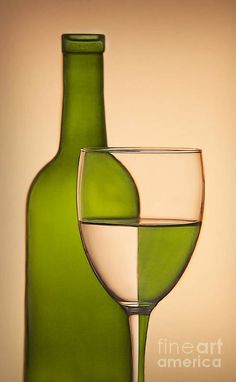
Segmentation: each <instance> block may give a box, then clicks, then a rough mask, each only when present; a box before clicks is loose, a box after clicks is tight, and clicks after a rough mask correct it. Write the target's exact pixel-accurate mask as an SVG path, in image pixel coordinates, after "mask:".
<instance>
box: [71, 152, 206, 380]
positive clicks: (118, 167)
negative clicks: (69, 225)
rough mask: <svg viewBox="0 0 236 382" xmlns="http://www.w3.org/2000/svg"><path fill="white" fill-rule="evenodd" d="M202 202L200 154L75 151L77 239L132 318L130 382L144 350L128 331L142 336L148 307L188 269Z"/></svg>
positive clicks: (138, 372)
mask: <svg viewBox="0 0 236 382" xmlns="http://www.w3.org/2000/svg"><path fill="white" fill-rule="evenodd" d="M203 204H204V174H203V163H202V155H201V150H199V149H191V148H87V149H82V151H81V158H80V164H79V173H78V206H79V208H78V217H79V227H80V232H81V236H82V241H83V245H84V248H85V252H86V255H87V258H88V260H89V262H90V265H91V267H92V268H93V270H94V272H95V274H96V276H97V277H98V279H99V280H100V282H101V283H102V285H103V286H104V288H105V289H106V290H107V292H108V293H109V294H110V295H111V296H112V297H113V298H114V299H115V300H116V301H117V302H118V303H119V304H120V305H121V306H122V307H123V308H124V310H125V311H126V313H127V314H128V316H129V318H130V326H131V338H132V347H133V349H132V350H133V381H139V382H140V381H143V380H144V370H143V366H144V361H143V357H144V349H145V341H144V342H143V344H142V346H141V345H140V343H139V341H138V334H137V330H136V329H135V330H136V334H134V332H135V330H134V327H135V326H137V325H136V324H137V323H138V325H139V326H140V327H143V330H144V332H146V330H147V323H148V317H149V315H150V313H151V311H152V309H153V308H154V307H155V305H157V303H158V302H159V301H160V300H161V299H162V298H163V297H165V296H166V295H167V294H168V293H169V292H170V291H171V289H172V288H173V287H174V286H175V285H176V283H177V282H178V280H179V279H180V277H181V275H182V274H183V272H184V270H185V269H186V266H187V265H188V263H189V260H190V258H191V256H192V253H193V251H194V248H195V245H196V243H197V239H198V236H199V233H200V228H201V221H202V214H203ZM144 316H146V317H147V320H146V323H145V325H142V320H143V318H142V317H144ZM134 317H136V318H134ZM134 320H136V321H137V322H136V324H135V325H134ZM141 348H142V349H141ZM135 349H136V350H135ZM141 350H142V351H141ZM134 354H136V355H135V357H134ZM134 358H135V359H134Z"/></svg>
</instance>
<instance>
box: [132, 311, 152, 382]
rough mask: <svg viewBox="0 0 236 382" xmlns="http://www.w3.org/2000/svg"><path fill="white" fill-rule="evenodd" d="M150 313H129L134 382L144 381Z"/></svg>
mask: <svg viewBox="0 0 236 382" xmlns="http://www.w3.org/2000/svg"><path fill="white" fill-rule="evenodd" d="M148 322H149V315H141V314H131V315H129V327H130V336H131V346H132V382H144V361H145V345H146V338H147V329H148Z"/></svg>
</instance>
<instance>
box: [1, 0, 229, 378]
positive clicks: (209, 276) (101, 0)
mask: <svg viewBox="0 0 236 382" xmlns="http://www.w3.org/2000/svg"><path fill="white" fill-rule="evenodd" d="M0 7H1V34H0V40H1V41H0V43H1V45H0V47H1V62H0V65H1V71H0V75H1V92H2V96H1V103H0V109H1V113H0V115H1V124H0V131H1V150H0V156H1V188H0V191H1V195H2V196H1V200H2V201H3V203H2V211H1V235H2V238H1V241H0V243H1V244H0V246H1V254H0V273H1V275H0V293H1V296H0V302H1V310H0V380H1V382H21V381H22V359H23V304H24V262H25V257H24V256H25V254H24V240H25V239H24V234H25V220H24V219H25V199H26V193H27V190H28V188H29V185H30V182H31V180H32V179H33V177H34V175H35V174H36V173H37V171H38V170H39V169H40V168H41V167H42V166H43V165H44V164H45V163H46V162H47V161H48V160H49V159H50V158H52V156H53V155H54V154H55V153H56V151H57V147H58V142H59V133H60V114H61V97H62V57H61V53H60V35H61V34H62V33H68V32H75V33H76V32H77V33H79V32H80V33H81V32H82V33H83V32H90V33H93V32H94V33H95V32H97V33H105V34H106V36H107V49H106V53H105V97H106V115H107V130H108V137H109V144H110V145H130V146H135V145H143V146H145V145H147V146H148V145H153V146H178V145H180V146H194V147H195V146H196V147H201V148H202V149H203V153H204V162H205V173H206V181H207V183H206V208H205V220H204V224H203V229H202V234H201V237H200V240H199V243H198V246H197V249H196V251H195V254H194V257H193V259H192V261H191V263H190V266H189V268H188V270H187V271H186V273H185V275H184V277H183V278H182V279H181V281H180V283H179V284H178V286H177V287H176V288H175V290H174V291H172V293H171V294H170V295H169V296H168V298H166V299H165V300H163V301H162V302H161V303H160V305H159V306H158V307H157V308H156V309H155V311H154V313H153V316H152V319H151V325H150V331H149V337H148V344H147V372H146V375H147V382H156V381H167V382H172V381H175V382H176V381H181V382H185V381H188V382H189V381H199V380H201V381H202V382H203V381H214V382H221V381H222V380H225V381H227V382H231V381H234V380H235V379H236V364H235V360H234V357H235V351H236V344H235V342H236V336H235V326H236V325H235V321H236V309H235V305H234V304H235V276H236V272H235V266H236V261H235V257H236V256H235V243H236V240H235V236H236V235H235V224H234V215H235V212H234V211H233V210H234V209H235V191H236V190H235V184H236V179H235V173H236V171H235V170H236V168H235V167H236V165H235V164H236V150H235V147H236V137H235V123H236V117H235V101H236V92H235V89H236V79H235V78H236V71H235V64H236V53H235V46H236V1H228V0H221V1H220V0H197V1H193V0H192V1H191V0H185V1H181V0H179V1H177V0H156V1H154V0H146V1H140V0H127V1H108V0H97V1H96V0H77V1H75V0H74V1H73V0H67V1H63V0H57V1H56V0H47V1H43V0H39V1H37V2H36V1H29V0H24V1H22V0H21V1H20V0H1V4H0ZM160 338H166V339H168V341H177V342H178V343H179V344H181V343H183V342H191V343H193V344H197V343H199V342H207V341H216V340H217V339H219V338H221V339H222V341H223V349H222V354H221V358H222V367H221V368H220V369H217V368H182V369H179V368H160V367H158V364H157V362H158V359H159V358H160V357H163V355H160V354H159V353H158V339H160ZM195 356H196V354H195ZM180 357H183V358H186V355H183V354H182V355H180ZM192 357H193V355H191V356H187V358H192ZM81 382H82V381H81Z"/></svg>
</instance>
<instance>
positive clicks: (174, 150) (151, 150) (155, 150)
mask: <svg viewBox="0 0 236 382" xmlns="http://www.w3.org/2000/svg"><path fill="white" fill-rule="evenodd" d="M81 152H83V153H91V152H100V153H147V154H194V153H201V152H202V150H201V149H199V148H191V147H125V146H124V147H122V146H117V147H116V146H114V147H83V148H82V149H81Z"/></svg>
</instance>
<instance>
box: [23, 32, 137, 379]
mask: <svg viewBox="0 0 236 382" xmlns="http://www.w3.org/2000/svg"><path fill="white" fill-rule="evenodd" d="M73 36H74V37H73V38H72V40H68V39H67V36H64V39H65V41H64V49H65V50H64V97H63V115H62V132H61V142H60V149H59V151H58V154H57V155H56V157H55V158H54V159H53V160H52V161H51V162H50V163H49V164H48V165H46V166H45V167H44V168H43V169H42V170H41V171H40V173H39V174H38V175H37V177H36V178H35V180H34V181H33V183H32V186H31V189H30V192H29V195H28V203H27V267H26V274H27V282H26V335H25V349H26V351H25V372H24V375H25V382H54V381H55V382H75V381H76V382H78V381H81V382H99V381H101V382H113V381H114V382H125V381H127V382H128V381H129V380H130V340H129V332H128V322H127V318H126V316H125V313H124V312H123V311H122V310H121V308H120V307H119V306H118V305H116V303H115V302H114V301H113V300H112V299H111V298H110V296H108V295H107V293H106V292H105V291H104V290H103V288H102V287H101V286H100V284H99V282H98V280H97V279H96V277H95V276H94V274H93V272H92V270H91V268H90V266H89V264H88V262H87V259H86V256H85V254H84V250H83V247H82V242H81V238H80V234H79V229H78V223H77V210H76V180H77V179H76V178H77V166H78V159H79V150H80V148H82V147H85V146H105V145H106V131H105V117H104V104H103V58H102V51H103V48H102V45H101V39H100V38H99V37H98V40H96V41H95V42H96V43H99V44H100V45H99V44H97V45H96V44H95V45H93V46H92V44H89V43H90V42H91V43H94V42H93V40H92V36H91V38H90V37H87V40H86V35H83V40H85V44H84V45H83V44H82V43H83V42H84V41H81V39H80V38H79V36H80V35H73ZM74 39H75V40H74ZM77 42H78V43H79V44H80V46H79V47H78V44H77ZM66 44H67V45H66ZM68 44H69V45H68ZM81 47H82V48H81ZM81 49H82V52H81ZM83 49H85V50H86V51H85V52H83Z"/></svg>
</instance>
